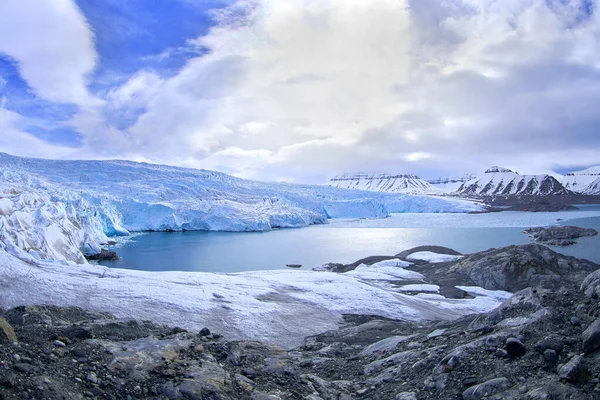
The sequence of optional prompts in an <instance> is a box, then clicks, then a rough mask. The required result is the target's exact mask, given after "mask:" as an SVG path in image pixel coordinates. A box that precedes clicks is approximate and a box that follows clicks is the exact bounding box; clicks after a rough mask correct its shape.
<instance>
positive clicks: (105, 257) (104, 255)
mask: <svg viewBox="0 0 600 400" xmlns="http://www.w3.org/2000/svg"><path fill="white" fill-rule="evenodd" d="M86 258H87V259H88V260H90V261H91V260H94V261H115V260H118V259H119V257H118V256H117V253H115V252H114V251H108V250H106V249H102V250H100V253H97V254H91V255H88V256H86Z"/></svg>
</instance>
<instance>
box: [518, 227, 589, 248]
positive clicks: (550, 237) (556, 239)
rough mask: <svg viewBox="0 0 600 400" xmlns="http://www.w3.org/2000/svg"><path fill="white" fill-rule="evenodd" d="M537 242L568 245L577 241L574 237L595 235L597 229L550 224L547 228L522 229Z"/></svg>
mask: <svg viewBox="0 0 600 400" xmlns="http://www.w3.org/2000/svg"><path fill="white" fill-rule="evenodd" d="M523 233H526V234H528V235H530V236H531V238H532V239H533V240H534V241H536V242H539V243H544V244H547V245H550V246H570V245H572V244H575V243H577V242H576V241H575V239H579V238H581V237H586V236H596V235H597V234H598V231H597V230H595V229H593V228H580V227H578V226H551V227H549V228H542V227H536V228H527V229H525V230H524V231H523Z"/></svg>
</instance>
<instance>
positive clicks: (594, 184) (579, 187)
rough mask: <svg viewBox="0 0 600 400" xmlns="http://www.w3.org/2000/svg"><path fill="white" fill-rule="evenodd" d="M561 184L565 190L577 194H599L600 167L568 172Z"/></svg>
mask: <svg viewBox="0 0 600 400" xmlns="http://www.w3.org/2000/svg"><path fill="white" fill-rule="evenodd" d="M561 182H562V184H563V186H564V187H565V188H567V189H569V190H572V191H574V192H577V193H583V194H600V166H595V167H590V168H587V169H584V170H582V171H574V172H569V173H568V174H566V175H565V176H564V177H563V178H562V181H561Z"/></svg>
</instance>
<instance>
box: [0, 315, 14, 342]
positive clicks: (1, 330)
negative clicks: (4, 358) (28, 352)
mask: <svg viewBox="0 0 600 400" xmlns="http://www.w3.org/2000/svg"><path fill="white" fill-rule="evenodd" d="M16 343H17V335H15V331H14V330H13V327H12V326H10V324H9V323H8V321H7V320H5V319H4V318H2V317H0V344H16Z"/></svg>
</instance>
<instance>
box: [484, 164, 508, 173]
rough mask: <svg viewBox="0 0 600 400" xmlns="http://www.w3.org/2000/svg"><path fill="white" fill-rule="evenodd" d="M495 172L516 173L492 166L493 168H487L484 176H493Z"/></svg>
mask: <svg viewBox="0 0 600 400" xmlns="http://www.w3.org/2000/svg"><path fill="white" fill-rule="evenodd" d="M497 172H514V173H515V174H516V172H515V171H513V170H511V169H508V168H504V167H498V166H497V165H494V166H493V167H489V168H488V169H487V170H486V171H485V173H486V174H495V173H497Z"/></svg>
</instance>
